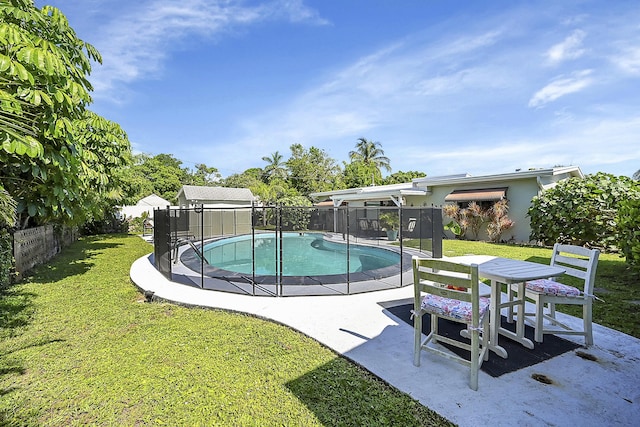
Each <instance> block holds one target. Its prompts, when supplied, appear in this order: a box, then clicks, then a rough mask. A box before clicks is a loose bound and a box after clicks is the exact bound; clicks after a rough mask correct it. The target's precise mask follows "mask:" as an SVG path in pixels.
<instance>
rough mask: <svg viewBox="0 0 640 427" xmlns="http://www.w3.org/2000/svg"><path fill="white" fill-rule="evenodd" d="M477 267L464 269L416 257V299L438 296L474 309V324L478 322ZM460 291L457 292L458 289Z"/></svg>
mask: <svg viewBox="0 0 640 427" xmlns="http://www.w3.org/2000/svg"><path fill="white" fill-rule="evenodd" d="M478 277H479V276H478V266H477V265H476V264H472V265H463V264H458V263H455V262H451V261H444V260H441V259H434V258H419V257H416V256H414V257H413V286H414V296H415V298H416V299H417V298H419V297H420V293H421V292H426V293H429V294H433V295H439V296H441V297H445V298H451V299H455V300H459V301H465V302H470V303H472V305H473V316H474V318H473V321H474V323H477V322H478V317H477V316H478V306H479V303H478V301H479V297H480V286H479V280H478ZM456 288H458V289H460V290H458V289H456Z"/></svg>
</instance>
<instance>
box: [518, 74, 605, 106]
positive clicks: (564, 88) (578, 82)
mask: <svg viewBox="0 0 640 427" xmlns="http://www.w3.org/2000/svg"><path fill="white" fill-rule="evenodd" d="M591 73H592V70H582V71H576V72H574V73H572V74H571V76H569V77H559V78H556V79H555V80H554V81H552V82H551V83H549V84H548V85H546V86H545V87H543V88H542V89H540V90H539V91H537V92H536V93H535V94H534V95H533V97H532V98H531V99H530V100H529V107H534V108H538V107H543V106H544V105H545V104H548V103H549V102H552V101H555V100H556V99H558V98H560V97H562V96H564V95H568V94H570V93H575V92H579V91H581V90H583V89H585V88H587V87H589V86H590V85H591V84H592V83H593V79H592V78H591V77H589V76H590V75H591Z"/></svg>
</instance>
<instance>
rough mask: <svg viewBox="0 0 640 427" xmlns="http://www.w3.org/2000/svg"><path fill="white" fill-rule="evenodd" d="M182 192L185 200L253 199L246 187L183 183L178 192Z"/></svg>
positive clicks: (249, 200) (247, 200) (244, 200)
mask: <svg viewBox="0 0 640 427" xmlns="http://www.w3.org/2000/svg"><path fill="white" fill-rule="evenodd" d="M180 194H184V197H185V198H186V199H187V200H199V201H204V200H219V201H225V200H226V201H230V200H234V201H243V202H251V201H253V199H254V197H253V193H251V190H249V189H248V188H232V187H206V186H200V185H183V186H182V188H181V189H180V191H179V192H178V197H180Z"/></svg>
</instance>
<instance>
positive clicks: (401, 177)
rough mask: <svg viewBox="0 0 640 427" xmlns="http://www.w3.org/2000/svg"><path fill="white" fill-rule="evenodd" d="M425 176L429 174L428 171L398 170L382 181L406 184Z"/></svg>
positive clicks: (385, 183) (384, 182) (386, 183)
mask: <svg viewBox="0 0 640 427" xmlns="http://www.w3.org/2000/svg"><path fill="white" fill-rule="evenodd" d="M425 176H427V174H426V173H424V172H419V171H408V172H402V171H398V172H394V173H392V174H391V175H389V176H387V177H386V178H384V180H383V181H382V183H383V184H384V185H388V184H404V183H405V182H411V181H412V180H413V179H415V178H424V177H425Z"/></svg>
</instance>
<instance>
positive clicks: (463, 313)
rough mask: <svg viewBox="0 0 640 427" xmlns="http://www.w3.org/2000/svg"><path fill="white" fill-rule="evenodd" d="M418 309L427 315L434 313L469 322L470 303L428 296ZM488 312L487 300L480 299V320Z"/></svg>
mask: <svg viewBox="0 0 640 427" xmlns="http://www.w3.org/2000/svg"><path fill="white" fill-rule="evenodd" d="M420 308H422V309H423V310H424V311H426V312H428V313H435V314H437V315H440V316H446V317H450V318H453V319H458V320H461V321H465V322H471V320H472V319H471V315H472V311H471V303H470V302H465V301H460V300H457V299H451V298H446V297H441V296H438V295H432V294H428V295H426V296H425V297H424V298H423V299H422V303H421V304H420ZM488 310H489V298H484V297H481V298H480V307H479V310H478V311H479V313H480V318H482V316H484V315H485V313H486V312H487V311H488Z"/></svg>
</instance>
